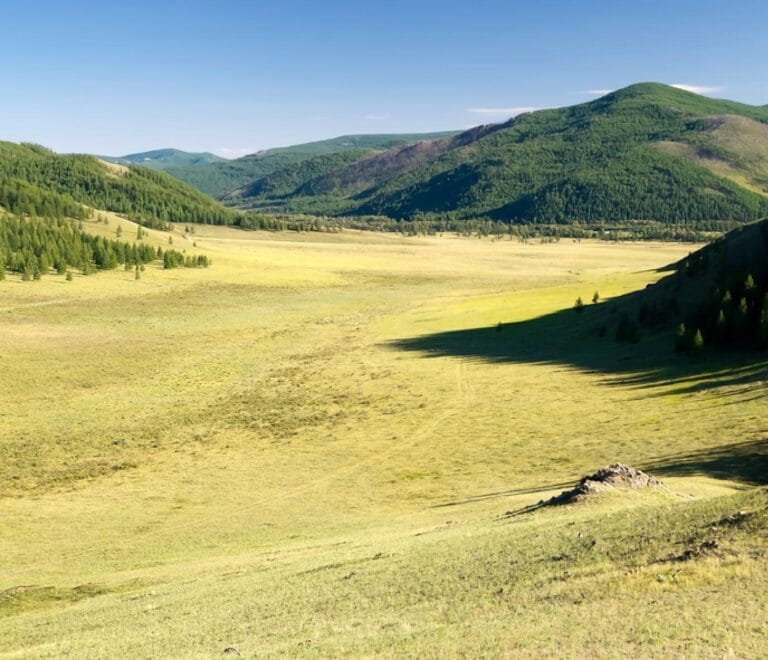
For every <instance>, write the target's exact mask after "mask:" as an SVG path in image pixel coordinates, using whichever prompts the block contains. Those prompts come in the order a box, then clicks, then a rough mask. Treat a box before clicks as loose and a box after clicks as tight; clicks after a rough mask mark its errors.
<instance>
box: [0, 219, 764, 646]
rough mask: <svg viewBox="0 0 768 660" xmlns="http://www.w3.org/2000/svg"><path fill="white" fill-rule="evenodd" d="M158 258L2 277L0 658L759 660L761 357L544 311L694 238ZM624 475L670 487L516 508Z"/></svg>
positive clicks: (219, 252)
mask: <svg viewBox="0 0 768 660" xmlns="http://www.w3.org/2000/svg"><path fill="white" fill-rule="evenodd" d="M91 224H92V227H91V229H92V230H93V231H99V232H102V233H108V232H114V230H115V228H116V221H113V222H112V224H111V225H110V226H109V227H106V226H103V225H97V224H96V223H91ZM123 225H124V226H125V232H124V237H125V236H126V235H127V234H128V232H130V231H131V227H130V223H127V222H123ZM134 231H135V230H134ZM193 239H194V241H195V243H196V246H195V247H193V246H192V241H193ZM145 240H150V241H153V242H155V243H157V244H158V245H166V244H167V235H165V234H163V233H162V232H154V231H153V232H150V236H149V239H145ZM174 243H175V245H174V247H176V248H177V249H182V248H186V249H187V250H188V251H190V252H204V253H205V254H207V255H208V256H209V257H211V258H212V260H213V266H212V267H211V268H209V269H205V270H178V271H163V270H161V269H159V268H157V267H148V268H147V270H146V271H145V273H143V274H142V278H141V279H140V280H134V277H133V273H132V272H123V271H114V272H108V273H100V274H98V275H94V276H90V277H87V278H84V277H76V278H75V280H74V281H72V282H66V281H65V280H64V278H63V277H56V276H48V277H45V278H44V279H43V280H42V281H41V282H31V283H30V282H21V281H19V279H18V278H14V277H9V278H8V279H6V280H5V281H3V282H0V337H2V345H0V366H2V370H3V374H4V376H5V377H4V378H3V379H2V380H1V381H0V454H1V455H2V457H3V459H2V462H0V656H2V657H54V656H62V655H73V656H81V657H97V656H101V657H146V656H152V657H182V656H183V657H190V656H201V657H216V656H220V655H221V654H222V653H223V651H224V649H226V648H228V647H234V648H236V649H237V650H238V651H239V653H240V655H241V656H243V657H256V656H263V655H285V656H294V655H297V654H298V655H301V654H305V655H321V656H328V655H333V656H336V655H378V654H383V655H391V654H396V655H399V654H404V655H428V656H430V655H435V656H436V655H472V656H475V655H490V656H497V655H523V656H530V655H533V654H541V655H550V656H560V657H562V656H564V655H565V656H575V655H593V656H626V655H637V656H650V655H658V656H668V655H691V656H697V657H698V656H706V655H711V656H713V657H715V656H716V657H722V656H723V655H728V654H731V655H737V656H752V657H754V656H757V655H760V654H761V653H762V652H764V644H765V639H766V635H768V624H766V621H768V596H766V594H768V567H766V551H767V550H768V535H767V533H766V530H768V513H767V511H768V509H767V507H768V495H767V494H766V492H765V491H764V490H760V488H759V486H761V485H764V484H765V483H766V482H768V477H766V470H765V468H766V452H767V450H766V444H768V440H766V438H768V428H766V417H765V404H766V399H767V397H766V392H767V390H766V385H765V383H766V380H767V378H766V376H767V375H768V369H766V364H765V362H764V361H763V362H758V363H755V362H754V358H753V359H752V362H749V361H746V360H744V361H742V362H738V363H737V364H736V365H735V366H734V365H733V360H734V359H736V358H729V361H728V362H725V361H722V360H721V361H718V360H715V359H710V360H705V361H698V362H689V361H687V360H679V359H678V358H675V357H674V356H671V355H669V354H670V353H671V345H670V342H668V341H666V340H658V341H657V340H653V341H647V342H641V343H640V344H638V345H625V344H618V343H616V342H615V341H614V340H613V338H612V336H611V334H612V332H609V333H608V334H609V336H607V337H598V336H597V334H596V333H595V332H594V329H592V328H582V327H580V326H579V320H578V315H576V314H575V313H574V314H573V317H572V318H571V316H570V315H564V316H560V317H556V320H555V321H553V320H552V318H554V317H550V316H548V315H550V314H551V313H553V312H556V311H558V310H561V309H564V308H569V307H571V306H572V305H573V302H574V300H575V299H576V297H577V296H581V297H582V298H583V299H584V300H585V301H587V300H591V298H592V294H593V292H594V291H596V290H597V291H599V293H600V296H601V298H602V299H603V300H604V301H607V302H601V303H599V304H608V305H609V304H610V298H611V297H613V296H617V295H620V294H622V293H625V292H628V291H632V290H636V289H639V288H642V287H643V286H645V285H646V284H647V283H649V282H652V281H654V280H656V279H658V278H659V277H661V276H662V275H663V273H660V272H658V271H657V270H655V269H657V268H659V267H661V266H664V265H666V264H668V263H670V262H673V261H676V260H677V259H679V258H681V257H682V256H684V255H685V254H687V253H688V252H689V251H690V250H691V249H692V248H691V246H689V245H687V246H686V245H668V244H653V243H642V244H635V243H632V244H629V243H628V244H610V243H591V242H581V243H576V242H573V241H570V240H569V241H565V240H563V241H561V242H559V243H554V244H539V243H529V244H522V243H519V242H516V241H511V240H499V241H494V240H490V239H487V240H486V239H483V240H481V239H467V238H457V237H453V236H448V235H446V236H444V237H431V238H403V237H399V236H389V235H379V234H369V233H355V232H343V233H339V234H268V233H258V232H253V233H248V232H242V231H238V230H234V229H224V228H211V227H200V226H197V227H195V234H194V235H193V236H189V237H188V238H185V237H184V236H183V235H182V234H181V233H180V232H176V235H175V236H174ZM454 331H466V332H464V333H462V334H461V335H459V340H456V339H455V335H450V333H453V332H454ZM447 336H448V337H453V338H452V339H450V341H449V340H447V339H446V337H447ZM618 461H620V462H623V463H628V464H631V465H635V466H637V467H641V468H643V469H646V470H648V471H650V472H652V473H653V474H655V475H656V476H658V477H659V478H661V479H663V480H664V481H665V483H666V484H667V485H668V486H669V488H668V490H666V491H660V492H654V493H633V494H623V495H618V496H605V497H601V498H598V499H597V500H595V501H592V502H588V503H585V504H580V505H575V506H569V507H562V508H559V509H557V510H555V509H541V510H538V511H535V512H531V513H525V514H523V515H519V516H518V515H515V516H509V515H507V513H508V512H510V511H515V510H518V509H521V508H523V507H525V506H527V505H530V504H534V503H536V502H538V501H539V500H540V499H542V498H544V497H548V496H550V495H552V494H556V493H557V492H559V491H560V490H562V489H563V488H565V487H566V486H569V485H570V484H572V483H573V482H574V481H576V480H577V479H578V478H579V477H580V476H582V475H583V474H587V473H589V472H592V471H594V469H595V468H597V467H599V466H602V465H605V464H608V463H613V462H618ZM686 551H687V552H686Z"/></svg>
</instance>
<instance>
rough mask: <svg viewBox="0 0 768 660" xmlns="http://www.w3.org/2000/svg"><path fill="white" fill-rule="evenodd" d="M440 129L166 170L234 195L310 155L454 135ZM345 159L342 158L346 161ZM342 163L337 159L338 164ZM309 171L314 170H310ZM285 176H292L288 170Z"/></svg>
mask: <svg viewBox="0 0 768 660" xmlns="http://www.w3.org/2000/svg"><path fill="white" fill-rule="evenodd" d="M455 134H456V132H455V131H448V132H443V133H401V134H381V135H342V136H340V137H337V138H332V139H330V140H321V141H318V142H308V143H305V144H297V145H293V146H289V147H279V148H275V149H267V150H265V151H259V152H258V153H255V154H250V155H248V156H243V157H242V158H238V159H236V160H230V161H223V162H222V161H220V162H216V163H211V164H208V165H195V166H192V167H190V166H187V167H178V166H173V167H168V168H167V170H166V171H167V172H168V173H169V174H172V175H173V176H175V177H177V178H179V179H181V180H182V181H185V182H186V183H188V184H190V185H192V186H194V187H195V188H197V189H198V190H200V191H202V192H204V193H206V194H208V195H211V196H213V197H222V198H223V197H228V198H229V199H236V198H237V195H233V194H232V193H233V191H235V190H239V189H242V188H246V187H250V186H253V185H255V184H256V183H257V182H258V181H259V179H261V178H263V177H265V176H268V175H271V174H274V173H275V172H277V171H279V170H283V169H286V168H292V167H296V166H298V165H300V164H301V163H303V162H304V161H305V160H308V159H310V158H315V157H320V156H327V155H331V154H337V153H343V152H353V153H355V154H356V155H358V156H360V157H362V156H363V155H373V154H375V153H377V152H380V151H384V150H387V149H391V148H393V147H397V146H402V145H405V144H411V143H414V142H419V141H425V140H426V141H429V140H437V139H441V138H444V137H447V136H451V135H455ZM346 162H348V161H344V163H346ZM344 163H341V162H339V163H337V165H341V164H344ZM310 172H314V170H311V168H310ZM287 176H293V177H295V176H296V175H291V174H288V175H287Z"/></svg>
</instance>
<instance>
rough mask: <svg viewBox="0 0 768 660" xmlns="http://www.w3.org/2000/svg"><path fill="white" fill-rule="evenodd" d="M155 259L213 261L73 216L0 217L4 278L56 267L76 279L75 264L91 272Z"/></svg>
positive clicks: (171, 264)
mask: <svg viewBox="0 0 768 660" xmlns="http://www.w3.org/2000/svg"><path fill="white" fill-rule="evenodd" d="M156 260H161V261H162V263H163V266H164V267H165V268H178V267H188V268H204V267H207V266H208V265H209V264H210V262H209V260H208V258H207V257H206V256H205V255H199V256H194V257H193V256H189V255H185V254H183V253H181V252H179V251H177V250H163V249H162V248H160V247H158V248H157V249H155V248H153V247H152V246H151V245H149V244H146V243H128V242H127V241H119V240H111V239H106V238H103V237H101V236H93V235H91V234H88V233H86V232H84V231H82V230H81V229H79V228H78V226H77V223H76V222H75V221H73V220H71V219H68V218H37V217H29V218H20V217H18V216H12V215H8V214H4V215H2V216H0V276H2V277H4V276H5V272H6V271H10V272H16V273H21V275H22V279H24V280H30V279H40V278H41V277H42V276H44V275H46V274H48V273H50V272H51V271H54V272H56V273H58V274H60V275H68V277H69V278H70V279H71V273H70V269H76V270H79V271H80V272H81V273H82V274H83V275H89V274H91V273H93V272H95V271H97V270H111V269H115V268H117V267H118V266H120V265H124V266H126V268H131V267H133V268H137V269H138V268H140V267H143V266H144V264H148V263H151V262H154V261H156Z"/></svg>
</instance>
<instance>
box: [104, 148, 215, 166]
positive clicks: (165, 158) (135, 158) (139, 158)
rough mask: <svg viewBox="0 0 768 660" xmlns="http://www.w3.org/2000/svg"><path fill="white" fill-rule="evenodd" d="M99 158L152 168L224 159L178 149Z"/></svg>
mask: <svg viewBox="0 0 768 660" xmlns="http://www.w3.org/2000/svg"><path fill="white" fill-rule="evenodd" d="M98 158H100V159H101V160H105V161H107V162H108V163H116V164H118V165H125V166H129V165H142V166H143V167H149V168H150V169H153V170H167V169H168V168H170V167H192V166H197V165H210V164H212V163H220V162H222V161H223V160H224V158H221V157H220V156H217V155H216V154H211V153H207V152H204V153H199V154H197V153H189V152H188V151H179V150H178V149H155V150H154V151H142V152H141V153H137V154H128V155H126V156H98Z"/></svg>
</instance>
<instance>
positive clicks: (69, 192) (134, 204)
mask: <svg viewBox="0 0 768 660" xmlns="http://www.w3.org/2000/svg"><path fill="white" fill-rule="evenodd" d="M81 205H84V206H87V207H91V208H95V209H101V210H105V211H113V212H116V213H120V214H123V215H124V216H125V217H127V218H129V219H131V220H134V221H136V222H139V223H141V224H143V225H145V226H148V227H157V228H161V227H165V226H166V225H167V224H168V223H169V222H203V223H207V224H235V223H237V222H238V221H239V219H240V217H241V216H242V214H241V213H238V212H236V211H233V210H231V209H227V208H224V207H223V206H221V205H220V204H218V203H217V202H216V201H214V200H212V199H211V198H209V197H207V196H206V195H204V194H202V193H200V192H198V191H197V190H194V189H192V188H190V187H189V186H187V185H186V184H184V183H182V182H181V181H179V180H177V179H175V178H173V177H171V176H169V175H167V174H164V173H163V172H157V171H153V170H149V169H146V168H143V167H136V166H132V167H130V168H127V167H123V166H120V165H115V164H110V163H106V162H104V161H100V160H98V159H97V158H95V157H93V156H85V155H58V154H55V153H54V152H52V151H50V150H48V149H45V148H44V147H40V146H37V145H29V144H13V143H10V142H0V206H2V207H3V208H5V210H7V211H10V212H12V213H15V214H18V215H37V216H45V217H61V216H69V217H82V215H83V214H84V213H87V210H84V209H83V208H82V206H81Z"/></svg>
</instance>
